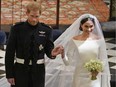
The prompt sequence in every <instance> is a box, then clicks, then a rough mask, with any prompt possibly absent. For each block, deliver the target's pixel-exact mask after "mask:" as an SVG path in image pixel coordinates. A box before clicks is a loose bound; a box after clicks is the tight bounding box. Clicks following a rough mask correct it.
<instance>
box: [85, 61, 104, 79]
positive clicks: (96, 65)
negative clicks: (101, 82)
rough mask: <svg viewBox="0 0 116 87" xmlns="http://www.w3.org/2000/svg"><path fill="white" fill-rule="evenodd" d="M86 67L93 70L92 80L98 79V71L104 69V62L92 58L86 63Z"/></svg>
mask: <svg viewBox="0 0 116 87" xmlns="http://www.w3.org/2000/svg"><path fill="white" fill-rule="evenodd" d="M84 67H85V68H86V69H87V70H88V71H90V72H91V75H92V76H91V80H96V79H97V78H96V76H97V75H98V73H99V72H102V71H103V63H102V62H101V61H100V60H97V59H96V60H93V59H91V60H90V61H89V62H87V63H85V65H84Z"/></svg>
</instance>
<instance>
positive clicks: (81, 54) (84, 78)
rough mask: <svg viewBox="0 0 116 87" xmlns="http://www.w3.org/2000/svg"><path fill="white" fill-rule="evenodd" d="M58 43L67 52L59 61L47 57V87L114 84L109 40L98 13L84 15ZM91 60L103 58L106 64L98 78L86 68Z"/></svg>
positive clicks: (99, 86) (56, 43)
mask: <svg viewBox="0 0 116 87" xmlns="http://www.w3.org/2000/svg"><path fill="white" fill-rule="evenodd" d="M54 43H55V45H56V46H57V45H62V46H63V47H64V50H65V52H64V55H61V56H60V55H59V56H58V57H59V58H56V59H55V60H49V59H46V84H45V87H110V71H109V65H108V58H107V53H106V46H105V40H104V37H103V34H102V31H101V26H100V24H99V21H98V20H97V18H96V17H95V16H93V15H91V14H84V15H82V16H80V17H79V18H78V19H77V20H76V21H75V22H74V23H73V24H72V25H71V26H70V27H69V28H68V29H66V31H65V32H64V33H63V34H62V35H61V36H60V37H59V38H58V39H57V40H56V41H55V42H54ZM60 57H62V58H60ZM91 59H99V60H100V61H102V62H103V66H104V67H103V71H102V72H99V73H98V74H96V75H97V79H96V80H91V78H90V76H91V73H90V72H89V71H87V70H86V68H84V64H85V63H86V62H88V61H89V60H91Z"/></svg>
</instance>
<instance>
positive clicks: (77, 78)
mask: <svg viewBox="0 0 116 87" xmlns="http://www.w3.org/2000/svg"><path fill="white" fill-rule="evenodd" d="M73 41H74V44H75V45H76V47H77V49H78V52H79V55H80V56H79V57H77V58H79V59H78V60H80V61H78V62H79V63H77V67H76V69H75V73H74V78H73V86H72V87H101V75H100V73H99V74H98V76H97V80H91V74H90V72H89V71H87V69H86V68H85V67H84V64H85V63H86V62H88V61H89V60H90V59H99V52H100V51H99V49H100V44H98V43H99V40H87V41H79V40H73Z"/></svg>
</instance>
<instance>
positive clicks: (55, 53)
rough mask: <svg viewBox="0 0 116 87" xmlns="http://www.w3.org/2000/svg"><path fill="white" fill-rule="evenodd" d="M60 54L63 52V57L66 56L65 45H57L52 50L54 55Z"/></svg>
mask: <svg viewBox="0 0 116 87" xmlns="http://www.w3.org/2000/svg"><path fill="white" fill-rule="evenodd" d="M58 54H61V56H62V58H64V48H63V46H57V47H55V48H54V49H53V50H52V56H53V57H56V56H57V55H58Z"/></svg>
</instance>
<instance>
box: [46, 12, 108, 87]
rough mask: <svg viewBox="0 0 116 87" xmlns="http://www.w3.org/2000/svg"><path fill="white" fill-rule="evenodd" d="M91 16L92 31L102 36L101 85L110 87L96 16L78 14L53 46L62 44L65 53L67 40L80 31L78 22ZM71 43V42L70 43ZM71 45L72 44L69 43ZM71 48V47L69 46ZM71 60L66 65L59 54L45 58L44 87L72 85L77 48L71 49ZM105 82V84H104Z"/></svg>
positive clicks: (104, 47)
mask: <svg viewBox="0 0 116 87" xmlns="http://www.w3.org/2000/svg"><path fill="white" fill-rule="evenodd" d="M88 16H89V17H91V18H93V19H94V22H95V29H94V30H93V33H94V34H96V35H97V36H99V37H100V38H102V41H101V44H102V47H103V49H102V50H101V51H100V52H101V54H100V56H101V57H100V58H101V60H103V61H105V67H104V71H103V73H102V74H103V76H102V87H110V71H109V65H108V58H107V53H106V46H105V40H104V37H103V34H102V30H101V26H100V24H99V21H98V20H97V18H96V17H95V16H93V15H91V14H83V15H82V16H80V17H79V18H78V19H77V20H76V21H75V22H74V23H73V24H72V25H71V26H70V27H69V28H67V29H66V30H65V31H64V33H63V34H62V35H61V36H60V37H59V38H58V39H57V40H56V41H55V42H54V44H55V46H58V45H62V46H63V47H64V49H65V54H67V50H69V49H68V46H69V45H68V44H67V43H68V42H69V41H70V40H71V38H72V37H74V36H75V35H78V34H80V33H81V31H80V29H79V28H80V22H81V20H82V19H84V18H86V17H88ZM71 44H73V43H71ZM70 46H72V45H70ZM70 48H71V47H70ZM72 54H73V58H72V60H73V62H72V63H71V64H70V65H68V66H66V65H65V64H64V62H63V60H62V58H61V56H60V55H58V56H57V58H56V59H53V60H51V59H48V58H46V80H45V87H72V82H73V74H74V72H75V66H76V65H77V64H78V63H79V62H78V61H79V60H78V58H77V57H78V56H79V55H78V50H75V49H73V50H72ZM106 84H107V85H106Z"/></svg>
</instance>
